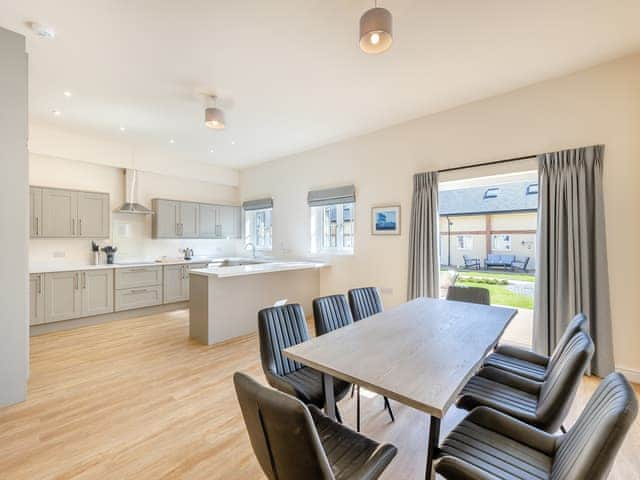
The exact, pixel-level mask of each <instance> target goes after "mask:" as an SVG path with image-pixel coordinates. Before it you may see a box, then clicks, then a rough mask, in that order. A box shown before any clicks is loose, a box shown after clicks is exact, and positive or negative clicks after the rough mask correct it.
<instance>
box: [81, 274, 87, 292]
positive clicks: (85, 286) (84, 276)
mask: <svg viewBox="0 0 640 480" xmlns="http://www.w3.org/2000/svg"><path fill="white" fill-rule="evenodd" d="M82 288H84V289H85V290H86V289H87V272H82Z"/></svg>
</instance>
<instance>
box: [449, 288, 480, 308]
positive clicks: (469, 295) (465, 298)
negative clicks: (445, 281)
mask: <svg viewBox="0 0 640 480" xmlns="http://www.w3.org/2000/svg"><path fill="white" fill-rule="evenodd" d="M447 300H453V301H456V302H468V303H477V304H479V305H491V294H490V292H489V290H488V289H486V288H480V287H459V286H451V287H449V288H448V289H447Z"/></svg>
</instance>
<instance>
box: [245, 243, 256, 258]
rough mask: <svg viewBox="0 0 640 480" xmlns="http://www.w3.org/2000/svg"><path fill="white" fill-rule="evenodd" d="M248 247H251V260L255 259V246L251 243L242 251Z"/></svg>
mask: <svg viewBox="0 0 640 480" xmlns="http://www.w3.org/2000/svg"><path fill="white" fill-rule="evenodd" d="M249 247H251V252H252V255H253V258H256V246H255V245H254V244H253V243H247V244H246V245H245V246H244V249H245V250H246V249H247V248H249Z"/></svg>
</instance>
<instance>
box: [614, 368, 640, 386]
mask: <svg viewBox="0 0 640 480" xmlns="http://www.w3.org/2000/svg"><path fill="white" fill-rule="evenodd" d="M616 371H618V372H620V373H621V374H623V375H624V376H625V377H627V380H629V381H630V382H631V383H637V384H638V385H640V372H639V371H638V370H631V369H630V368H622V367H616Z"/></svg>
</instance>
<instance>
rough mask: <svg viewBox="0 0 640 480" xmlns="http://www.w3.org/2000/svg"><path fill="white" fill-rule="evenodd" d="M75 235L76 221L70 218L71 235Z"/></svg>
mask: <svg viewBox="0 0 640 480" xmlns="http://www.w3.org/2000/svg"><path fill="white" fill-rule="evenodd" d="M75 234H76V219H75V218H72V219H71V235H75Z"/></svg>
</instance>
